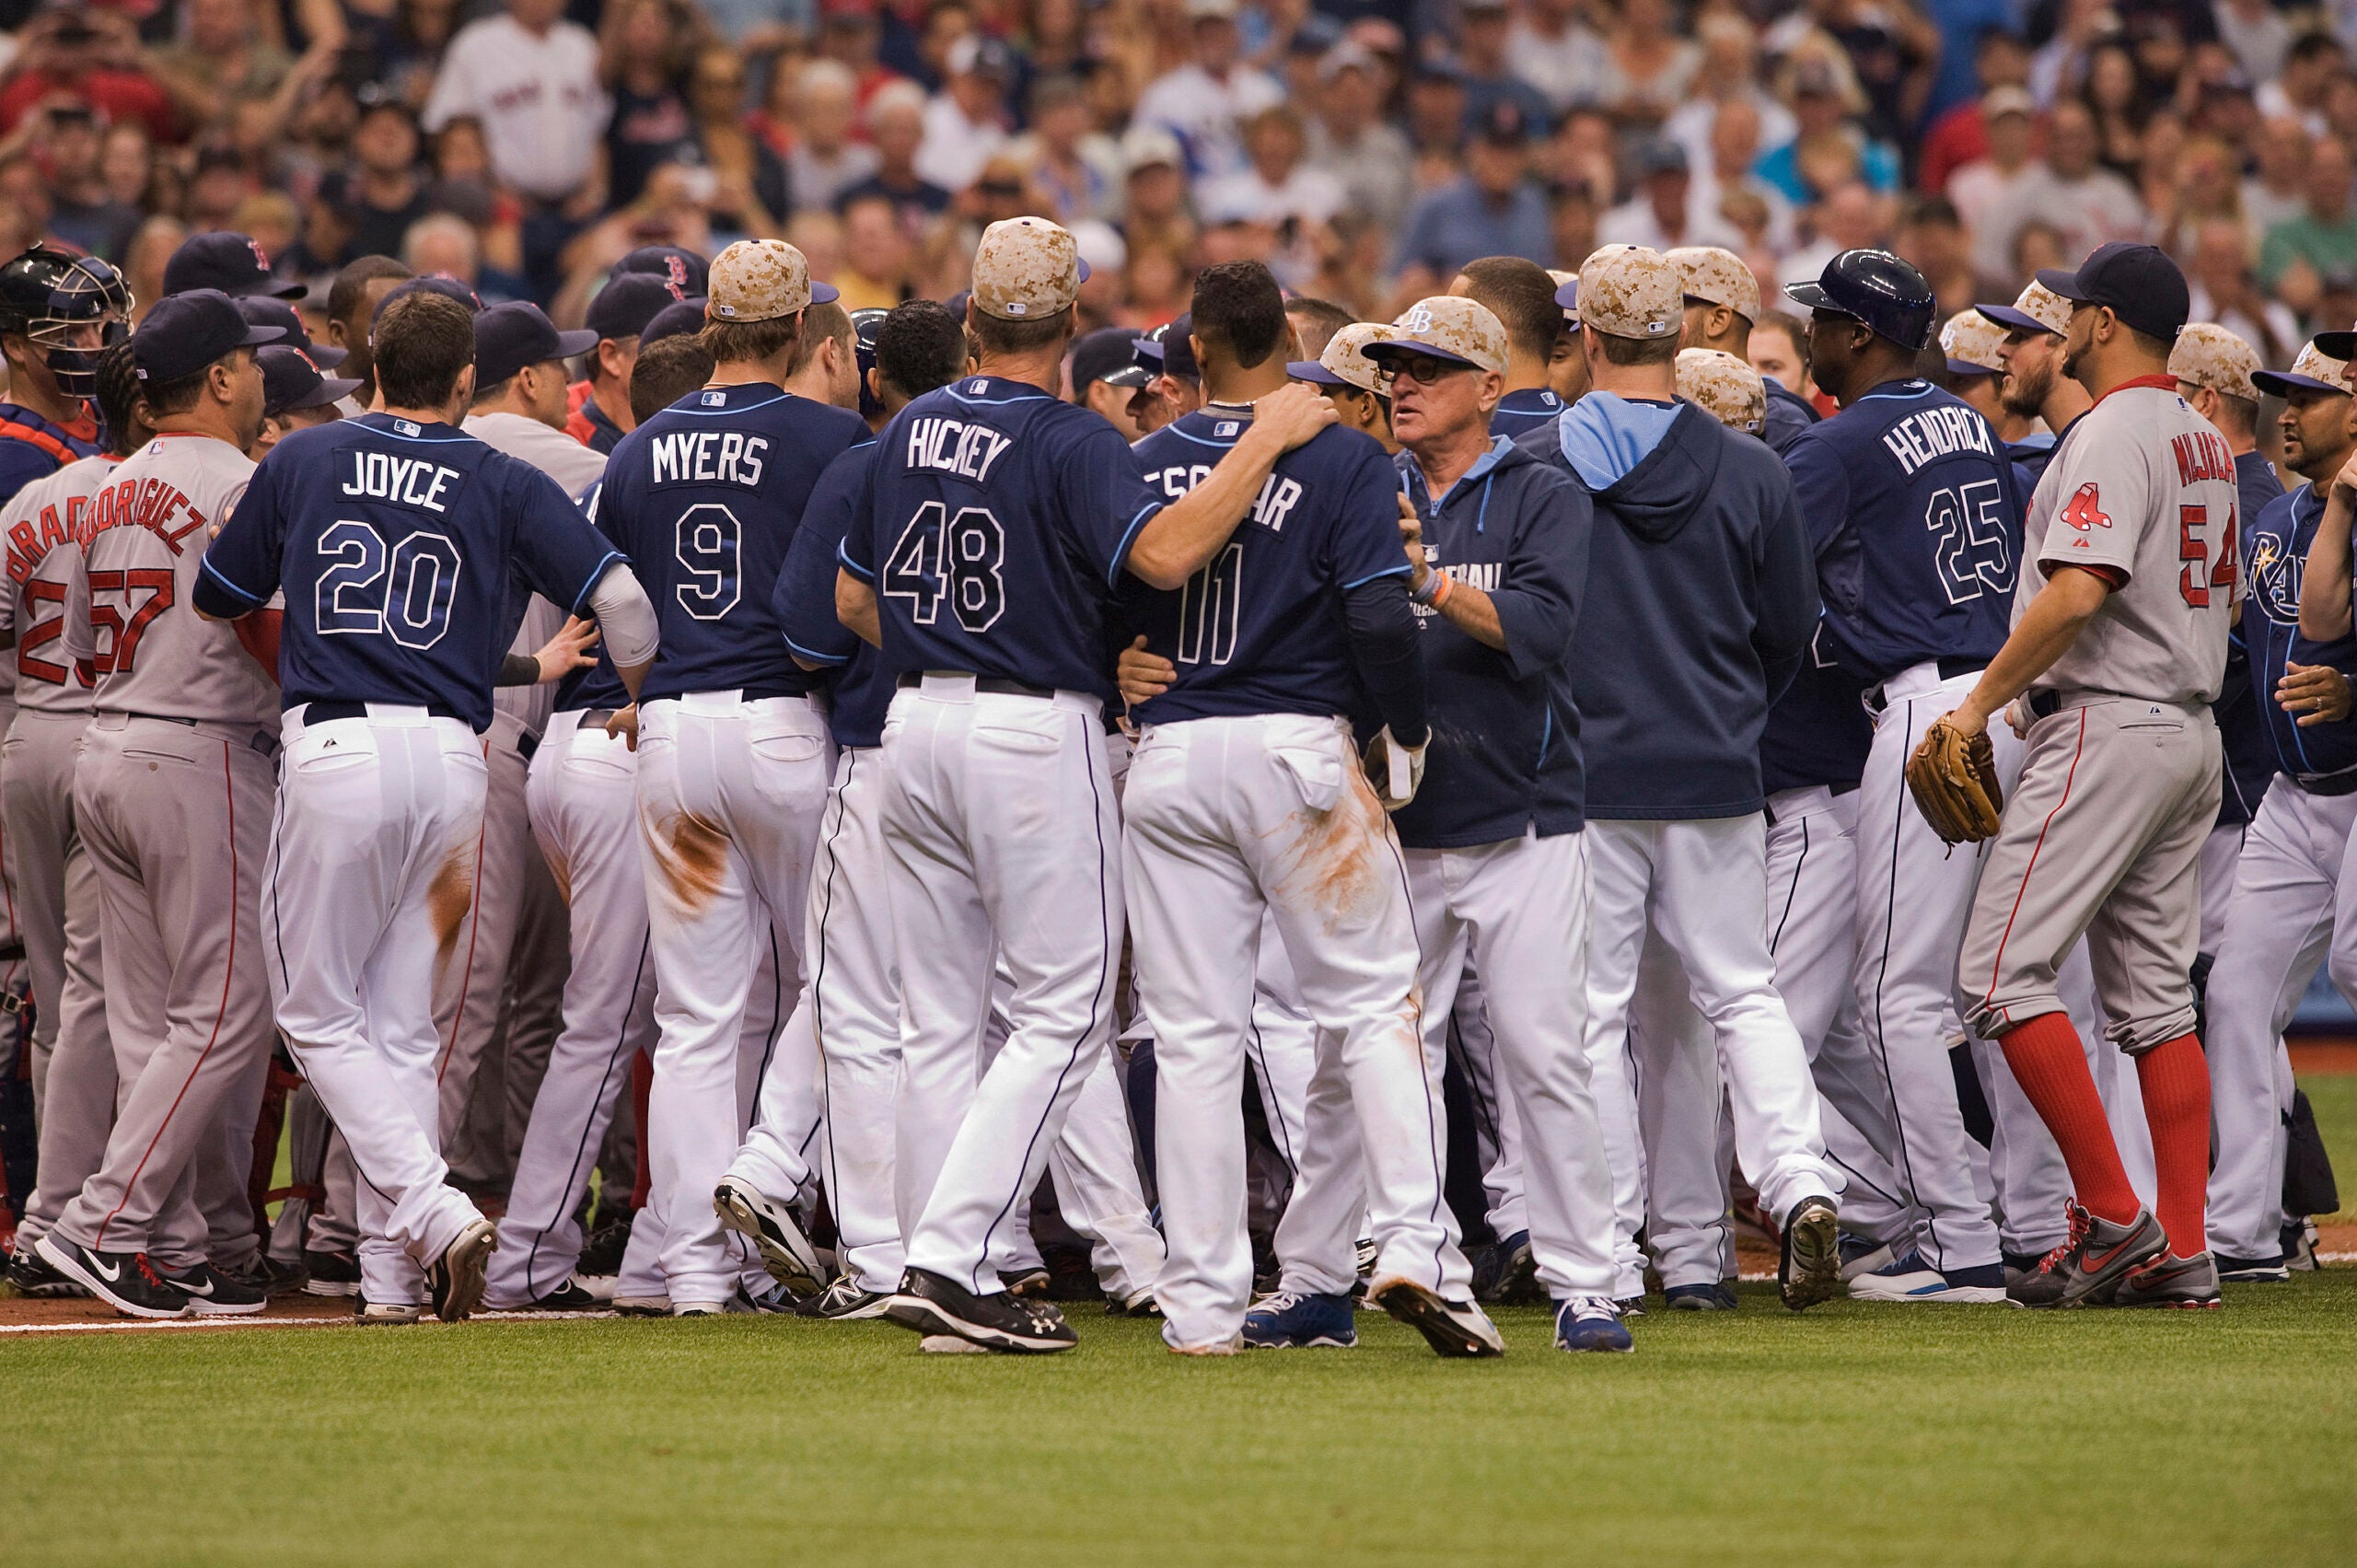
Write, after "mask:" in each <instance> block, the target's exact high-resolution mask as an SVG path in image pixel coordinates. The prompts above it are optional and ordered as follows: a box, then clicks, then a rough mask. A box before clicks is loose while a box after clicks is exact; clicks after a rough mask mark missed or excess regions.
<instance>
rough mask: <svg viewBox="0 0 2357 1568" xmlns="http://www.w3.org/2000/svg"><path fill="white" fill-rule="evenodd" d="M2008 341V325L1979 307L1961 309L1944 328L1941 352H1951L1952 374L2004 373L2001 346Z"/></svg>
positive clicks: (1941, 333) (1949, 353) (1941, 335)
mask: <svg viewBox="0 0 2357 1568" xmlns="http://www.w3.org/2000/svg"><path fill="white" fill-rule="evenodd" d="M2004 342H2005V329H2004V328H2003V327H2001V326H1999V325H1998V324H1997V323H1996V322H1994V321H1991V319H1989V318H1988V317H1986V316H1984V315H1982V314H1981V313H1980V311H1978V310H1959V311H1957V312H1956V314H1955V315H1953V316H1951V317H1949V318H1948V324H1947V325H1946V326H1945V327H1942V328H1941V329H1940V352H1941V353H1942V354H1946V355H1947V356H1948V374H1949V375H1951V376H2000V375H2003V373H2004V369H2005V364H2004V361H2003V360H2002V359H2000V358H1998V356H1997V350H1998V349H1999V348H2001V347H2003V345H2004Z"/></svg>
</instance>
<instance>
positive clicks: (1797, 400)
mask: <svg viewBox="0 0 2357 1568" xmlns="http://www.w3.org/2000/svg"><path fill="white" fill-rule="evenodd" d="M1759 379H1760V381H1761V382H1762V383H1763V384H1764V385H1765V386H1766V388H1767V391H1768V412H1767V417H1766V419H1765V421H1764V422H1763V425H1762V428H1761V430H1760V432H1759V438H1760V439H1761V440H1762V441H1765V442H1767V443H1768V449H1769V450H1770V451H1771V452H1774V453H1777V454H1779V455H1780V456H1781V455H1782V452H1783V450H1784V448H1785V447H1789V446H1791V445H1792V444H1793V438H1794V436H1798V435H1799V434H1800V433H1801V432H1802V431H1804V430H1806V429H1807V428H1808V427H1809V426H1810V425H1812V424H1817V422H1818V420H1819V419H1821V418H1822V417H1823V416H1822V415H1820V414H1819V413H1818V412H1817V410H1816V409H1815V408H1814V407H1813V406H1811V404H1810V402H1809V401H1808V400H1807V399H1806V398H1804V397H1800V396H1798V395H1796V394H1794V393H1792V392H1788V391H1786V390H1784V384H1783V383H1782V381H1779V380H1777V379H1776V378H1775V377H1772V376H1762V377H1760V378H1759Z"/></svg>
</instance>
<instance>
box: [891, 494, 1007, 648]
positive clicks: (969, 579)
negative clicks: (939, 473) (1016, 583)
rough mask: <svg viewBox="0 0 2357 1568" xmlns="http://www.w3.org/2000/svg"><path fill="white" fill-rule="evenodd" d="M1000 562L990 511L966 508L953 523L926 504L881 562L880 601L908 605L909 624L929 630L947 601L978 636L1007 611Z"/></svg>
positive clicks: (1002, 540)
mask: <svg viewBox="0 0 2357 1568" xmlns="http://www.w3.org/2000/svg"><path fill="white" fill-rule="evenodd" d="M1005 560H1006V530H1005V529H1004V528H1001V527H1000V526H999V520H998V519H997V518H996V517H993V516H991V513H990V508H988V507H987V506H966V507H962V508H960V509H959V511H958V515H957V516H956V517H951V516H950V515H949V508H948V507H946V506H945V505H942V504H941V503H940V502H938V501H928V502H926V503H925V504H924V505H922V506H920V507H918V508H917V515H916V516H915V517H911V518H910V519H909V526H908V527H907V528H902V529H901V530H900V540H899V541H898V542H897V543H895V544H894V545H893V546H892V553H891V554H890V555H889V556H888V557H886V559H885V562H884V577H883V588H884V597H885V598H898V599H906V600H908V602H909V619H910V620H911V621H915V622H916V623H917V624H918V625H920V626H930V625H932V624H933V622H934V617H935V616H936V615H938V614H939V613H940V612H941V601H942V600H943V599H944V598H947V599H948V600H949V609H950V612H951V613H952V614H954V615H955V616H957V618H958V625H960V626H962V627H964V628H965V629H966V630H967V631H969V632H971V633H977V634H979V633H983V632H987V631H989V630H990V629H991V628H992V627H993V625H995V624H997V622H998V618H999V617H1000V616H1001V615H1003V614H1004V613H1005V611H1006V583H1005V580H1004V578H1002V577H1001V576H1000V575H999V567H1000V565H1001V564H1002V563H1004V561H1005Z"/></svg>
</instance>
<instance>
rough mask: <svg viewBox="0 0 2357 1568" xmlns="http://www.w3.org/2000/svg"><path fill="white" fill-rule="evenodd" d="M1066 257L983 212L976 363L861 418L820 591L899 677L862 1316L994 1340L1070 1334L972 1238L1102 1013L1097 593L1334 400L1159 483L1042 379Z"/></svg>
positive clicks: (1052, 1128) (1055, 1344)
mask: <svg viewBox="0 0 2357 1568" xmlns="http://www.w3.org/2000/svg"><path fill="white" fill-rule="evenodd" d="M1083 275H1084V270H1083V268H1082V266H1081V263H1080V261H1079V256H1078V248H1077V246H1076V244H1075V243H1074V239H1073V238H1072V236H1071V234H1070V233H1069V232H1068V231H1066V230H1064V229H1063V228H1061V227H1059V226H1056V225H1054V224H1051V223H1049V222H1047V221H1045V220H1044V219H1040V218H1034V217H1026V218H1014V219H1007V220H1003V221H1001V222H999V223H996V224H993V225H992V226H990V228H989V229H987V230H986V231H985V232H984V234H983V237H982V240H981V245H980V246H979V248H978V249H977V250H976V252H975V257H974V267H973V279H974V289H973V295H972V297H971V299H970V302H969V305H968V318H967V320H968V327H969V330H970V332H971V333H972V334H973V335H974V338H975V341H976V346H977V349H978V351H979V360H980V364H979V366H978V368H977V371H976V373H975V374H974V375H972V376H970V377H966V378H964V379H961V380H960V381H958V382H957V383H956V384H955V385H953V386H950V387H946V388H943V389H940V390H938V391H935V392H929V393H927V394H926V395H925V396H923V397H922V398H919V399H917V400H916V401H914V402H912V403H911V404H910V405H909V406H908V407H907V408H906V409H903V410H902V411H901V412H900V416H899V417H898V418H897V419H895V420H894V421H893V422H892V424H889V425H888V426H887V427H886V429H885V433H884V435H883V436H882V437H881V440H882V443H883V451H882V452H881V453H879V455H878V460H877V467H876V470H875V472H874V475H873V480H872V482H871V484H870V486H869V490H868V492H867V494H866V495H865V497H864V499H863V502H862V505H861V507H860V509H859V512H858V515H857V516H855V517H854V518H853V523H852V526H851V529H850V531H849V533H848V534H847V535H846V537H845V539H844V540H843V546H842V576H841V577H840V578H839V580H838V590H837V592H838V607H839V610H840V611H841V613H842V618H843V621H844V623H845V624H846V625H849V626H851V627H852V628H853V630H854V631H858V632H860V633H862V635H863V637H865V639H866V640H868V641H870V642H874V643H877V645H880V646H881V647H882V649H883V652H884V657H885V662H886V663H887V664H888V666H891V667H893V668H899V669H900V670H902V671H904V672H906V673H903V674H902V675H901V676H900V678H899V681H900V690H899V692H898V694H897V695H896V696H895V697H894V699H893V702H892V706H891V711H890V715H889V717H888V720H887V722H886V726H885V730H884V735H883V741H884V750H885V754H886V760H887V762H888V766H889V768H890V771H891V774H892V778H893V782H894V784H895V785H896V786H897V787H896V789H895V791H894V792H893V793H892V794H891V795H889V796H887V798H886V801H885V805H884V812H883V830H884V838H885V843H886V846H887V849H888V854H889V857H890V859H889V865H890V870H889V885H890V888H891V900H892V912H893V913H892V918H893V926H894V935H895V947H896V950H897V951H898V953H899V955H900V983H901V995H902V1000H903V1014H902V1027H901V1074H902V1075H901V1089H900V1113H899V1118H898V1123H899V1135H898V1148H897V1153H896V1158H895V1181H896V1184H897V1186H898V1188H899V1201H898V1205H897V1206H898V1208H899V1211H900V1221H901V1233H902V1235H903V1237H905V1238H906V1241H907V1247H908V1269H907V1272H906V1273H905V1274H904V1276H903V1278H902V1281H901V1288H900V1295H899V1296H898V1297H896V1298H895V1300H894V1301H893V1303H892V1304H891V1305H890V1306H889V1307H887V1308H886V1315H887V1316H888V1317H889V1318H891V1319H892V1320H893V1321H895V1322H898V1323H900V1324H902V1325H903V1326H905V1327H908V1328H912V1329H915V1330H918V1331H920V1332H922V1333H924V1334H926V1335H929V1336H936V1337H938V1336H954V1337H955V1338H957V1339H960V1340H963V1341H966V1342H969V1343H971V1344H975V1345H979V1346H981V1347H982V1348H985V1349H996V1350H1006V1351H1055V1350H1062V1349H1065V1348H1068V1347H1070V1346H1071V1345H1072V1344H1073V1343H1074V1335H1073V1332H1072V1330H1071V1328H1070V1326H1069V1325H1067V1324H1066V1323H1065V1322H1064V1321H1063V1317H1062V1313H1060V1312H1058V1311H1057V1310H1056V1309H1055V1308H1054V1307H1052V1306H1051V1305H1049V1304H1047V1303H1044V1302H1028V1301H1019V1300H1011V1299H1009V1298H1008V1296H1007V1295H1006V1293H1005V1292H1004V1290H1003V1289H1001V1288H999V1287H1000V1282H999V1281H998V1279H997V1278H996V1277H995V1275H994V1274H993V1272H992V1271H991V1257H992V1248H993V1232H994V1231H995V1230H996V1229H997V1227H998V1226H999V1225H1001V1224H1002V1223H1004V1218H1005V1216H1006V1215H1007V1214H1008V1212H1009V1210H1010V1208H1011V1207H1012V1206H1013V1204H1014V1203H1015V1202H1016V1200H1017V1199H1018V1198H1019V1197H1020V1196H1021V1194H1023V1193H1025V1192H1028V1191H1030V1190H1031V1189H1032V1188H1033V1187H1034V1186H1036V1185H1037V1183H1038V1182H1039V1174H1040V1171H1041V1169H1042V1168H1043V1166H1044V1162H1045V1160H1046V1158H1047V1152H1048V1148H1049V1146H1050V1145H1051V1144H1052V1143H1053V1141H1054V1139H1055V1136H1056V1134H1057V1133H1058V1132H1059V1131H1060V1130H1061V1127H1062V1121H1063V1119H1064V1117H1065V1114H1066V1113H1067V1111H1068V1110H1069V1108H1070V1106H1071V1103H1072V1101H1073V1099H1074V1097H1075V1096H1076V1095H1077V1094H1078V1093H1079V1091H1080V1089H1081V1086H1082V1085H1083V1084H1084V1083H1085V1082H1086V1079H1087V1077H1088V1074H1090V1073H1091V1072H1092V1071H1093V1070H1094V1068H1095V1066H1096V1063H1097V1056H1098V1054H1099V1053H1100V1052H1101V1051H1103V1050H1104V1048H1105V1044H1106V1041H1107V1040H1109V1038H1110V1035H1111V1032H1112V1024H1113V1019H1112V999H1113V981H1114V971H1115V968H1116V966H1117V964H1118V961H1119V956H1120V932H1121V914H1120V910H1121V901H1120V867H1119V865H1118V863H1117V862H1116V860H1115V858H1114V850H1115V839H1116V834H1117V831H1118V828H1117V824H1116V822H1115V819H1114V811H1113V798H1112V781H1111V779H1110V777H1109V770H1108V766H1107V761H1106V755H1105V746H1104V741H1103V737H1102V728H1101V726H1102V719H1103V705H1104V701H1105V698H1106V696H1107V695H1108V694H1109V691H1110V682H1109V679H1108V673H1109V672H1108V670H1107V663H1108V661H1107V660H1106V658H1105V647H1104V642H1103V637H1102V631H1101V619H1100V617H1101V610H1100V604H1101V598H1102V596H1103V594H1104V593H1105V592H1106V591H1107V588H1108V587H1109V586H1110V585H1111V584H1113V583H1114V582H1116V581H1117V580H1118V579H1119V577H1120V574H1121V573H1123V572H1124V571H1127V572H1128V573H1130V574H1131V575H1135V576H1138V577H1139V578H1140V579H1141V580H1143V581H1144V582H1145V583H1147V584H1148V585H1149V586H1151V587H1158V588H1162V589H1165V590H1170V589H1176V588H1179V587H1181V586H1183V585H1184V584H1185V583H1186V582H1187V581H1188V580H1189V579H1190V577H1192V576H1193V575H1195V573H1196V572H1198V571H1200V570H1202V568H1204V567H1206V566H1208V565H1210V564H1211V563H1213V560H1214V559H1215V558H1216V557H1217V556H1218V555H1219V554H1220V552H1222V551H1223V550H1225V548H1226V546H1227V544H1228V542H1229V540H1230V535H1231V534H1232V533H1233V531H1234V529H1235V528H1236V527H1237V523H1238V521H1239V520H1240V519H1241V518H1242V517H1243V516H1244V515H1245V513H1246V511H1247V509H1248V507H1249V506H1250V505H1251V504H1252V502H1253V500H1254V498H1255V497H1256V496H1257V495H1258V494H1260V491H1261V489H1262V488H1263V486H1264V484H1265V483H1266V482H1267V481H1268V478H1269V474H1270V471H1271V466H1272V465H1273V464H1274V463H1275V461H1276V459H1278V457H1279V456H1281V455H1282V454H1283V452H1284V451H1286V450H1288V449H1290V448H1291V447H1295V446H1297V445H1300V444H1301V443H1302V442H1303V441H1306V439H1308V437H1310V436H1313V435H1315V434H1316V433H1317V432H1318V430H1319V429H1321V428H1323V427H1324V426H1325V425H1327V424H1331V423H1332V422H1333V418H1334V415H1333V410H1332V406H1331V405H1330V404H1329V403H1328V402H1327V401H1326V400H1324V399H1323V398H1320V397H1318V395H1317V394H1315V393H1314V392H1311V391H1308V390H1306V389H1304V390H1303V391H1301V392H1300V393H1299V394H1298V395H1295V394H1293V393H1291V392H1290V391H1288V392H1286V393H1283V394H1280V395H1279V396H1277V397H1275V398H1272V399H1270V400H1268V401H1266V402H1264V403H1263V404H1262V405H1261V407H1260V412H1259V413H1258V414H1257V416H1256V417H1255V419H1254V420H1253V421H1252V422H1251V427H1250V428H1249V429H1248V430H1247V431H1245V432H1244V433H1243V435H1242V438H1241V439H1239V440H1238V441H1237V444H1236V446H1235V447H1234V448H1233V449H1232V450H1231V451H1230V452H1229V453H1228V454H1227V455H1225V457H1223V458H1222V459H1220V460H1219V461H1218V462H1217V463H1216V464H1214V465H1213V468H1212V472H1211V473H1210V474H1209V475H1208V476H1207V477H1206V478H1205V479H1204V480H1203V481H1202V482H1201V483H1199V484H1197V485H1196V486H1195V487H1194V489H1192V490H1191V491H1190V492H1189V493H1188V494H1187V495H1186V496H1184V497H1183V498H1180V499H1178V500H1172V501H1168V502H1167V504H1166V502H1165V499H1164V497H1162V496H1159V495H1157V494H1155V493H1154V492H1152V491H1151V490H1149V489H1148V488H1147V486H1146V484H1145V482H1144V477H1143V475H1142V474H1141V473H1140V471H1139V468H1138V464H1137V461H1136V459H1135V458H1134V457H1133V456H1132V453H1131V451H1130V449H1129V448H1128V447H1126V446H1124V445H1123V444H1122V442H1121V439H1120V436H1119V435H1117V434H1116V433H1115V432H1114V431H1113V430H1112V429H1111V428H1110V427H1109V426H1108V425H1106V424H1104V423H1103V422H1102V421H1100V420H1096V419H1093V418H1091V417H1090V416H1089V415H1088V414H1087V413H1086V412H1084V411H1082V410H1079V409H1075V408H1074V407H1073V406H1072V405H1070V404H1068V403H1063V402H1059V401H1057V400H1056V398H1055V389H1056V388H1057V387H1058V386H1059V384H1060V383H1061V380H1062V361H1063V355H1064V349H1065V345H1066V343H1067V342H1068V340H1069V339H1070V337H1071V336H1072V331H1073V313H1072V306H1073V302H1074V299H1075V298H1076V297H1077V296H1078V291H1079V286H1080V280H1081V278H1082V276H1083ZM1092 576H1093V578H1094V580H1093V581H1092V580H1091V578H1092ZM993 951H996V952H998V953H1000V954H1002V955H1003V956H1004V961H1005V962H1006V964H1007V966H1008V968H1009V969H1010V970H1011V971H1012V973H1013V976H1014V980H1015V992H1014V995H1013V997H1012V999H1011V1001H1010V1003H1009V1005H1008V1008H1007V1012H1008V1020H1009V1023H1010V1024H1011V1026H1012V1032H1011V1034H1010V1037H1009V1039H1008V1040H1007V1042H1006V1044H1005V1045H1004V1048H1002V1049H1001V1051H999V1053H998V1055H997V1057H996V1059H995V1060H993V1062H992V1063H990V1066H989V1070H988V1071H987V1072H986V1073H983V1074H981V1075H980V1082H979V1083H977V1082H976V1081H975V1080H976V1071H975V1069H976V1066H977V1055H978V1051H979V1047H980V1043H981V1042H980V1040H979V1039H978V1034H979V1027H980V1024H981V1019H982V1017H983V1015H984V1010H985V1008H986V1007H987V1006H988V1005H989V997H990V987H991V976H992V970H993V962H992V955H993Z"/></svg>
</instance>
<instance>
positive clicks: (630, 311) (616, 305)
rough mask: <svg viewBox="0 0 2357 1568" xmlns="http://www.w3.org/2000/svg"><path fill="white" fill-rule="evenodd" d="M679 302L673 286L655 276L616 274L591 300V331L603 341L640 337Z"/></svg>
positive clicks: (649, 274)
mask: <svg viewBox="0 0 2357 1568" xmlns="http://www.w3.org/2000/svg"><path fill="white" fill-rule="evenodd" d="M678 303H679V296H678V295H676V294H673V293H672V292H671V285H669V284H668V283H666V282H665V281H664V280H663V279H661V278H659V277H656V275H654V274H653V273H615V274H614V275H613V276H612V278H610V279H609V280H608V282H607V284H606V286H605V287H603V288H601V289H599V290H598V294H597V297H595V298H593V299H592V300H590V301H589V319H588V321H587V323H586V324H587V326H588V328H589V330H590V331H593V332H595V333H597V334H598V336H599V337H601V338H636V337H643V336H644V335H645V332H646V324H647V323H648V322H649V321H652V320H654V319H655V318H656V317H657V316H659V315H661V314H662V313H663V311H664V310H665V309H667V308H669V307H671V306H674V305H677V304H678Z"/></svg>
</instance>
